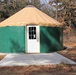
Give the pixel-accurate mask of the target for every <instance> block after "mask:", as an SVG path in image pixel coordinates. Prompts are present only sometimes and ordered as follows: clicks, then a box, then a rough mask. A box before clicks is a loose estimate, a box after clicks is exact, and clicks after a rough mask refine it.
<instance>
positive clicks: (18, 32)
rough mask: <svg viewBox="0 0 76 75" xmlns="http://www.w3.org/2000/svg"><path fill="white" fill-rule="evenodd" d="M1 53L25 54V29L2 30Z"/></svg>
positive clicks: (8, 28) (0, 34)
mask: <svg viewBox="0 0 76 75" xmlns="http://www.w3.org/2000/svg"><path fill="white" fill-rule="evenodd" d="M0 52H2V53H24V52H25V27H24V26H19V27H16V26H12V27H1V28H0Z"/></svg>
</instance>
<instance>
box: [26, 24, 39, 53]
mask: <svg viewBox="0 0 76 75" xmlns="http://www.w3.org/2000/svg"><path fill="white" fill-rule="evenodd" d="M27 26H31V27H32V26H38V25H35V24H33V25H26V27H25V37H26V38H25V42H26V45H25V46H26V47H25V52H26V53H27V54H33V53H29V52H28V48H27V45H28V42H27ZM38 36H39V39H38V41H39V53H40V26H39V35H38ZM36 54H38V53H36Z"/></svg>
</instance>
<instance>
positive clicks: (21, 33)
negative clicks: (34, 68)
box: [0, 5, 63, 53]
mask: <svg viewBox="0 0 76 75" xmlns="http://www.w3.org/2000/svg"><path fill="white" fill-rule="evenodd" d="M62 49H63V29H62V24H61V23H59V22H58V21H56V20H55V19H53V18H51V17H50V16H48V15H46V14H45V13H43V12H42V11H40V10H39V9H37V8H36V7H34V6H31V5H29V6H27V7H25V8H23V9H22V10H20V11H19V12H17V13H16V14H14V15H13V16H11V17H9V18H8V19H6V20H4V21H3V22H1V23H0V53H50V52H56V51H58V50H62Z"/></svg>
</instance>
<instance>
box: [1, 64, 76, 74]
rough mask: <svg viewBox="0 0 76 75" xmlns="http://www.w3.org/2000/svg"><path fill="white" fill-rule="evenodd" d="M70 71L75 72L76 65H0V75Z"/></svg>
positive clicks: (63, 72) (66, 72)
mask: <svg viewBox="0 0 76 75" xmlns="http://www.w3.org/2000/svg"><path fill="white" fill-rule="evenodd" d="M71 73H73V74H76V65H65V64H59V65H46V66H14V67H0V74H1V75H8V74H9V75H67V74H69V75H71Z"/></svg>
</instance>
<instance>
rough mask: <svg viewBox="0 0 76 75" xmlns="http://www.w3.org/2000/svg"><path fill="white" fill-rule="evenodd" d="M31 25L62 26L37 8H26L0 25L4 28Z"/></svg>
mask: <svg viewBox="0 0 76 75" xmlns="http://www.w3.org/2000/svg"><path fill="white" fill-rule="evenodd" d="M29 24H37V25H40V26H41V25H42V26H61V23H59V22H58V21H56V20H55V19H53V18H51V17H49V16H48V15H46V14H45V13H43V12H42V11H40V10H39V9H37V8H35V7H33V6H32V7H31V6H29V7H25V8H23V9H22V10H20V11H19V12H17V13H16V14H14V15H13V16H11V17H9V18H8V19H6V20H4V21H3V22H1V23H0V27H2V26H26V25H29Z"/></svg>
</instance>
